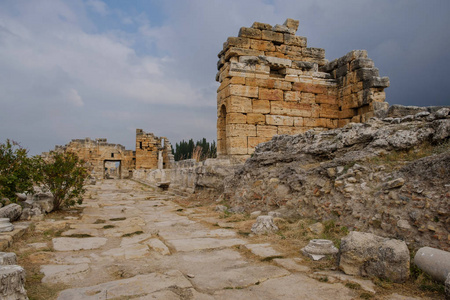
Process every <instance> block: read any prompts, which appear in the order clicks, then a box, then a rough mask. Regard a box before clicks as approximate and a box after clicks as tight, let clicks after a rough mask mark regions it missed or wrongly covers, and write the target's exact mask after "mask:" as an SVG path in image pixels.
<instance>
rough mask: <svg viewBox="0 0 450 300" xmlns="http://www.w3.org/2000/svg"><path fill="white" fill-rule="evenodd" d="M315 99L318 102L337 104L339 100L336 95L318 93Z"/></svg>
mask: <svg viewBox="0 0 450 300" xmlns="http://www.w3.org/2000/svg"><path fill="white" fill-rule="evenodd" d="M315 101H316V103H318V104H336V101H337V100H336V96H334V95H325V94H318V95H316V97H315Z"/></svg>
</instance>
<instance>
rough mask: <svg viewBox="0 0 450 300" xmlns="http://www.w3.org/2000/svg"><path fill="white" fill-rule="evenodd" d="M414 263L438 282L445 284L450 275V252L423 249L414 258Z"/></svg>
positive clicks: (429, 248)
mask: <svg viewBox="0 0 450 300" xmlns="http://www.w3.org/2000/svg"><path fill="white" fill-rule="evenodd" d="M414 263H415V264H416V265H417V266H418V267H419V268H420V269H421V270H422V271H424V272H425V273H427V274H429V275H430V276H431V277H433V278H434V279H435V280H437V281H440V282H445V281H446V280H447V277H448V276H449V275H450V252H447V251H443V250H440V249H435V248H431V247H423V248H420V249H419V250H418V251H417V253H416V255H415V256H414Z"/></svg>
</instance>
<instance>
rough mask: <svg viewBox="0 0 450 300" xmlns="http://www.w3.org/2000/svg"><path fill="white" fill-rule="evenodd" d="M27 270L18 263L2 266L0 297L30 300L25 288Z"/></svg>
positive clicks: (6, 299) (8, 299)
mask: <svg viewBox="0 0 450 300" xmlns="http://www.w3.org/2000/svg"><path fill="white" fill-rule="evenodd" d="M24 286H25V270H24V269H23V268H22V267H20V266H16V265H7V266H1V267H0V298H1V299H3V300H28V297H27V291H26V290H25V287H24Z"/></svg>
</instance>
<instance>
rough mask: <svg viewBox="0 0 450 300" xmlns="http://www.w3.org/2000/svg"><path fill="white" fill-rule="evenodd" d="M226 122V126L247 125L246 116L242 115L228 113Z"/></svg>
mask: <svg viewBox="0 0 450 300" xmlns="http://www.w3.org/2000/svg"><path fill="white" fill-rule="evenodd" d="M226 120H227V124H245V123H247V116H246V115H245V114H242V113H229V114H227V117H226Z"/></svg>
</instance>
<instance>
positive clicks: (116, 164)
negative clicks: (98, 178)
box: [103, 159, 122, 179]
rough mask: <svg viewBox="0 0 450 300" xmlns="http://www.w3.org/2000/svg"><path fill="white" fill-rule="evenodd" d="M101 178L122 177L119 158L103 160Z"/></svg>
mask: <svg viewBox="0 0 450 300" xmlns="http://www.w3.org/2000/svg"><path fill="white" fill-rule="evenodd" d="M103 178H104V179H121V178H122V161H121V160H109V159H107V160H104V161H103Z"/></svg>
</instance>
